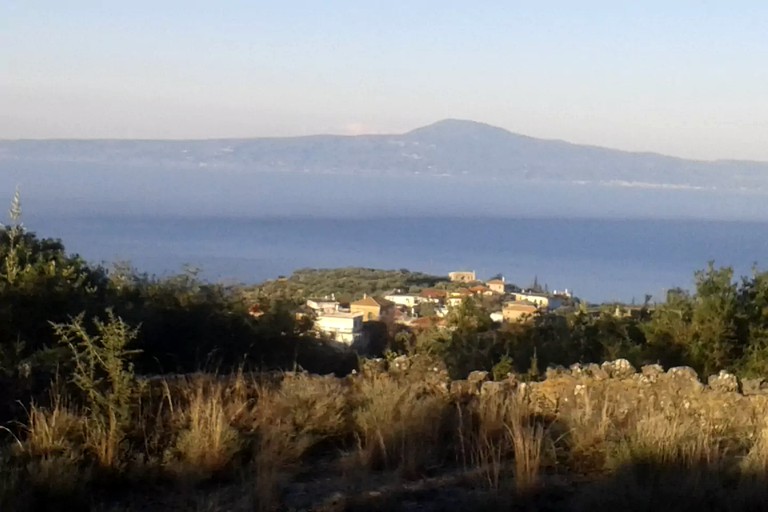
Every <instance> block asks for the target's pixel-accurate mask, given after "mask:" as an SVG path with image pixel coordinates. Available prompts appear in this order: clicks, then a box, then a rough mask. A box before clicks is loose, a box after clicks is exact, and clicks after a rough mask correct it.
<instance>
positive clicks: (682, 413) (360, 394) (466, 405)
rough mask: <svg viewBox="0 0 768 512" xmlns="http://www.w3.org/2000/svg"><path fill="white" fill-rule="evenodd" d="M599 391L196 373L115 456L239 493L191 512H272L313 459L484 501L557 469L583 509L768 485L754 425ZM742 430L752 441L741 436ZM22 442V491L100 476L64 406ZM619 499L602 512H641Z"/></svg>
mask: <svg viewBox="0 0 768 512" xmlns="http://www.w3.org/2000/svg"><path fill="white" fill-rule="evenodd" d="M526 389H528V388H526ZM607 389H608V388H607V387H600V386H594V387H591V388H588V389H579V391H578V392H577V393H575V394H573V392H572V391H571V394H570V395H568V401H567V407H566V406H562V407H560V408H559V410H558V411H557V413H556V414H555V415H547V416H542V414H541V409H540V405H539V402H538V398H540V397H536V396H533V395H531V394H529V393H528V392H522V391H517V392H514V391H509V392H499V393H486V394H481V395H478V396H475V397H473V398H471V399H469V400H463V399H457V398H455V397H452V396H451V395H450V394H448V393H446V392H444V391H443V390H441V388H440V387H439V386H430V385H425V383H424V382H423V381H422V380H420V379H417V378H402V376H401V377H393V376H391V375H389V374H365V375H360V376H356V377H350V378H346V379H336V378H326V377H312V376H308V375H303V374H286V375H285V376H283V378H282V379H273V380H259V381H256V380H254V379H251V378H247V377H246V376H244V375H243V374H236V375H233V376H231V377H223V376H221V377H214V376H205V375H201V376H198V377H196V378H192V379H188V380H187V379H184V380H177V381H174V382H173V383H171V382H166V383H165V384H164V385H160V386H159V390H158V387H157V386H156V387H155V391H154V394H152V392H150V390H145V391H144V392H145V396H144V397H143V398H142V402H141V404H139V405H137V407H136V417H135V418H134V422H135V425H132V426H131V428H130V429H129V432H130V435H132V436H134V437H135V439H134V438H132V439H130V440H129V439H126V441H125V442H124V443H123V444H122V446H124V447H125V448H124V449H125V450H128V451H131V450H132V451H133V452H137V453H134V457H133V459H130V460H132V461H133V462H131V464H133V465H134V466H133V468H134V469H138V470H139V471H138V472H139V473H140V472H141V471H143V469H142V468H146V469H151V470H152V471H154V473H151V474H155V475H164V477H165V478H173V479H178V480H179V481H180V482H181V483H185V485H186V484H188V483H190V479H189V477H190V476H191V477H192V478H191V483H198V482H200V481H202V480H205V479H208V478H209V477H212V476H217V477H220V476H224V477H226V478H228V479H229V481H230V482H233V484H232V485H235V486H237V489H238V492H237V493H234V495H231V494H227V493H224V494H222V495H217V496H213V495H211V496H209V497H206V496H197V494H195V496H197V497H195V498H194V499H193V498H189V500H190V501H188V502H187V504H188V506H189V507H191V508H187V509H194V510H225V509H227V507H228V506H231V507H234V508H232V509H238V508H242V509H243V510H246V509H247V510H273V509H275V508H279V506H280V505H282V503H281V500H282V498H281V493H282V490H283V489H285V484H287V483H288V482H291V481H293V480H294V479H295V478H296V477H297V475H306V474H309V475H310V476H309V478H317V477H318V476H320V475H319V474H318V473H317V471H318V470H317V469H316V468H317V467H318V466H317V465H318V464H320V463H321V464H323V466H322V467H323V468H324V469H323V470H322V471H323V472H324V473H323V475H322V476H323V477H324V478H325V477H327V478H330V479H333V478H336V479H339V481H342V480H343V479H344V478H351V477H350V475H353V476H354V477H357V478H358V479H359V481H355V482H354V484H355V485H359V484H365V483H366V481H370V480H371V479H376V478H377V475H375V474H374V473H375V472H382V474H386V475H391V476H392V477H395V476H397V477H398V478H399V479H400V480H402V481H404V482H407V481H410V480H413V479H421V478H423V477H425V476H432V475H437V476H439V475H442V474H443V473H446V474H448V473H450V474H454V473H456V472H460V473H461V472H464V473H465V475H467V476H472V477H473V480H472V481H473V482H474V483H475V485H476V484H477V483H478V482H479V483H480V484H481V485H480V486H478V487H481V488H483V489H486V490H491V491H494V492H492V493H491V494H493V495H496V496H523V495H524V496H531V495H536V493H540V492H544V489H545V488H546V486H543V485H541V482H542V478H543V477H545V475H546V474H548V473H550V472H553V471H556V472H559V473H560V474H573V473H585V474H588V475H591V476H592V478H594V479H595V480H599V481H600V482H602V483H601V485H603V487H599V486H597V487H594V490H595V494H594V496H591V495H589V494H588V493H584V494H580V497H579V500H580V501H579V500H577V501H579V503H582V504H594V503H597V502H599V499H600V498H601V496H603V495H604V494H605V493H608V492H623V493H626V495H627V496H631V500H640V499H642V496H643V495H644V493H645V495H646V496H648V493H649V492H652V493H657V494H658V495H659V496H668V495H669V496H671V495H673V493H674V492H675V490H676V489H678V488H682V489H688V490H689V491H690V492H692V493H694V494H695V495H696V496H699V497H701V500H700V501H697V503H698V502H701V503H706V499H705V495H706V489H708V488H710V489H712V493H714V494H713V495H716V496H721V494H722V496H726V491H725V490H724V489H726V488H728V489H733V490H734V493H735V495H736V496H737V497H738V499H739V500H741V501H740V503H751V501H750V500H753V499H756V498H755V496H757V495H758V494H759V492H757V491H756V490H757V489H759V488H760V486H759V485H757V484H758V483H761V484H762V483H763V482H764V480H765V478H766V475H768V423H766V422H765V420H764V418H762V417H761V416H759V415H756V416H755V418H754V420H750V421H752V423H750V424H749V425H746V424H743V425H742V424H739V425H733V424H732V423H733V421H731V420H730V419H729V418H727V415H725V416H726V417H725V419H724V418H723V416H724V415H723V410H722V409H721V410H719V411H718V409H717V404H715V405H712V408H711V409H707V407H698V408H697V409H695V408H694V407H693V406H692V408H691V409H688V408H686V407H679V406H676V404H675V403H670V402H669V401H667V402H665V403H664V406H662V405H661V402H659V401H656V400H654V398H653V396H652V394H651V395H649V396H646V397H645V398H643V399H638V400H637V401H636V403H634V404H631V405H632V406H631V407H627V404H626V397H624V402H622V401H621V400H619V399H618V398H617V397H616V396H615V395H614V394H611V393H613V391H611V393H608V391H607ZM699 405H700V404H699ZM694 409H695V410H694ZM755 410H756V411H757V410H758V409H757V408H756V409H755ZM746 417H747V416H746V415H745V416H743V417H740V418H742V419H739V421H740V422H742V423H744V422H745V421H746V420H744V419H743V418H746ZM734 421H735V420H734ZM749 429H751V431H752V432H754V434H755V435H754V437H753V438H750V437H749V436H748V435H744V434H743V433H744V432H746V431H747V430H749ZM25 434H26V435H24V436H23V437H22V442H21V447H20V449H16V450H15V451H16V453H15V455H13V457H12V460H13V462H12V464H11V465H10V466H8V468H6V469H5V470H4V471H5V472H4V474H5V475H7V476H8V479H7V480H8V482H14V481H15V482H22V481H24V482H30V486H31V487H30V488H32V489H43V490H45V492H44V493H42V494H41V495H47V496H48V495H49V496H58V497H60V496H63V495H67V494H68V493H69V494H72V495H81V494H82V489H83V483H87V482H88V481H89V479H90V478H91V476H92V472H94V471H96V472H97V471H100V469H99V464H98V461H99V455H98V449H97V447H96V448H94V446H96V445H97V442H98V439H104V438H107V437H108V436H107V433H105V432H99V431H98V430H97V429H95V430H94V429H93V424H92V423H89V422H88V421H87V415H86V414H85V413H83V412H82V411H81V410H80V409H77V408H75V407H73V406H71V405H69V404H67V402H66V400H64V399H62V398H60V397H53V399H52V401H51V404H50V405H49V406H48V407H41V406H37V405H35V406H32V407H30V409H29V418H28V422H27V429H26V433H25ZM744 439H752V441H751V442H745V441H744ZM138 452H141V453H138ZM350 454H351V455H350ZM139 459H141V460H142V462H141V463H140V464H139V463H138V462H136V461H137V460H139ZM342 460H343V461H344V463H343V464H341V463H340V461H342ZM137 464H138V465H137ZM126 467H127V466H126ZM329 468H330V469H329ZM333 468H336V469H333ZM120 471H127V469H125V470H123V469H120ZM313 471H314V473H313ZM333 471H336V473H333ZM326 472H330V473H326ZM656 474H658V475H665V477H664V478H666V480H660V477H657V476H654V475H656ZM724 482H726V483H724ZM347 483H348V484H350V483H352V480H349V481H347ZM14 485H16V484H12V483H11V484H8V485H7V486H10V487H9V489H11V488H12V487H13V486H14ZM622 486H624V487H622ZM697 486H699V487H697ZM587 487H589V488H592V487H593V486H587ZM617 489H618V491H617ZM649 489H651V490H649ZM9 492H10V491H8V490H6V491H3V492H2V493H0V494H4V495H9ZM195 492H196V491H195ZM46 493H47V494H46ZM697 493H698V494H697ZM756 493H757V494H756ZM233 496H235V497H237V499H236V500H235V501H231V500H232V499H234V498H233ZM52 499H53V498H52ZM56 499H59V498H56ZM180 499H181V498H180ZM697 499H698V498H697ZM718 499H719V498H718ZM631 500H630V501H628V499H625V498H621V499H619V498H616V499H615V500H613V501H611V503H615V504H616V506H622V507H625V506H626V507H629V508H628V510H642V507H640V508H637V507H635V508H633V506H632V504H631ZM718 503H719V502H718ZM228 504H229V505H228ZM584 506H585V507H586V505H584ZM6 508H7V507H6ZM139 508H141V507H136V508H134V509H135V510H138V509H139ZM105 510H106V508H105ZM115 510H116V509H115ZM132 510H133V509H132Z"/></svg>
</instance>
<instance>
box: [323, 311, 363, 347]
mask: <svg viewBox="0 0 768 512" xmlns="http://www.w3.org/2000/svg"><path fill="white" fill-rule="evenodd" d="M315 329H317V331H319V332H320V333H322V334H324V335H326V336H328V337H330V338H331V339H333V340H335V341H338V342H339V343H345V344H347V345H353V344H354V345H357V344H359V343H360V342H361V340H362V337H363V315H362V314H360V313H340V312H334V313H327V314H324V315H321V316H319V317H318V318H317V320H316V321H315Z"/></svg>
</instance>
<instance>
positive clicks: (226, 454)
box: [173, 382, 240, 474]
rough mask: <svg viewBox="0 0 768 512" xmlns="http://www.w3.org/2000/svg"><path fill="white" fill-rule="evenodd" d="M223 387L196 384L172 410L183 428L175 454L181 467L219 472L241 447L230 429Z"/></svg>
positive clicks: (229, 418) (235, 432) (205, 472)
mask: <svg viewBox="0 0 768 512" xmlns="http://www.w3.org/2000/svg"><path fill="white" fill-rule="evenodd" d="M222 388H223V386H221V385H218V384H213V385H211V386H205V385H204V384H203V383H202V382H200V383H197V384H196V385H195V388H194V389H192V390H191V391H190V392H189V393H188V396H185V397H184V398H182V400H181V401H180V403H178V404H177V405H176V407H175V408H174V409H173V413H174V414H175V415H177V416H178V421H180V422H181V423H182V424H183V425H184V427H183V429H182V430H181V431H180V432H179V435H178V438H177V441H176V445H175V450H174V451H175V453H176V454H177V455H178V457H179V461H180V463H181V466H182V467H183V468H193V469H194V470H195V471H199V472H201V473H202V474H213V473H217V472H220V471H222V470H223V469H224V468H226V467H227V465H228V464H229V463H230V462H231V461H232V458H233V457H234V455H235V454H236V453H237V451H238V450H239V448H240V437H239V435H238V432H237V431H236V430H235V429H234V428H233V427H232V424H231V421H232V416H231V415H230V414H227V412H228V411H227V408H228V407H229V408H231V407H232V405H233V404H229V405H227V404H225V402H224V397H223V396H222V395H223V389H222Z"/></svg>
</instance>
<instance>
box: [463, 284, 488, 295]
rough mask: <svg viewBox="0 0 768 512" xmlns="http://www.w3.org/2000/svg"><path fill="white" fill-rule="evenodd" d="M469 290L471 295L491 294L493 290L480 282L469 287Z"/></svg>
mask: <svg viewBox="0 0 768 512" xmlns="http://www.w3.org/2000/svg"><path fill="white" fill-rule="evenodd" d="M469 292H470V293H471V294H472V295H485V296H489V295H493V290H491V289H490V288H488V287H487V286H484V285H482V284H479V285H477V286H473V287H471V288H469Z"/></svg>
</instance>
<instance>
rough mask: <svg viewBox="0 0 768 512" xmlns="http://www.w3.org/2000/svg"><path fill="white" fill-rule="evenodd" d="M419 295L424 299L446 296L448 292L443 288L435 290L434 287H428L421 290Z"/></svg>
mask: <svg viewBox="0 0 768 512" xmlns="http://www.w3.org/2000/svg"><path fill="white" fill-rule="evenodd" d="M419 296H421V297H424V298H426V299H442V298H445V297H447V296H448V292H447V291H445V290H436V289H434V288H428V289H426V290H422V292H421V293H420V294H419Z"/></svg>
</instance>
